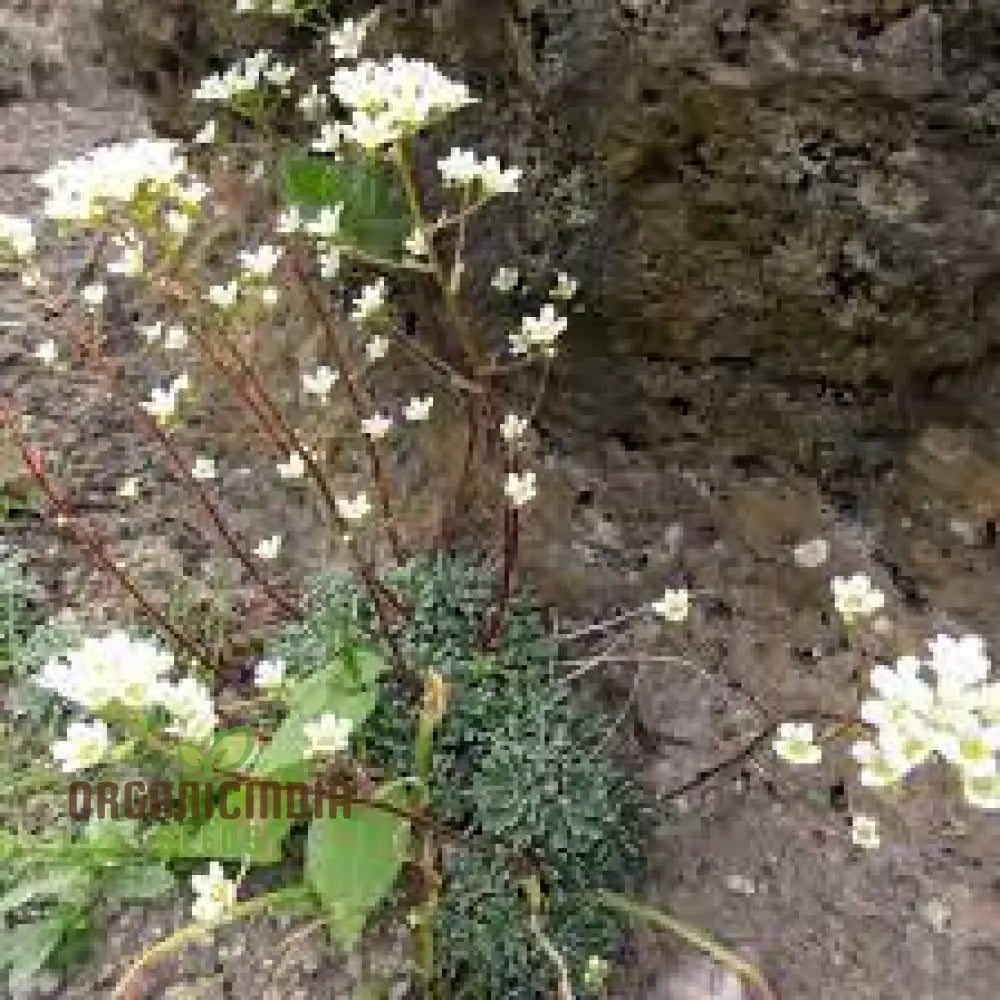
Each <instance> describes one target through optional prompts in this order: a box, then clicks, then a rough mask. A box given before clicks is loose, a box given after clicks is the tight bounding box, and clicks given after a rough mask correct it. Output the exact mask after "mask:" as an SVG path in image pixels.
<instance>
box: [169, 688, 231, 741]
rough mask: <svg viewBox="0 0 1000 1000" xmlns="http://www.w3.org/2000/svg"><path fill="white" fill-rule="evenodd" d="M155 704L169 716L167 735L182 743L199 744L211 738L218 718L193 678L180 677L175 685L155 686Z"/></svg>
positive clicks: (208, 695)
mask: <svg viewBox="0 0 1000 1000" xmlns="http://www.w3.org/2000/svg"><path fill="white" fill-rule="evenodd" d="M156 701H157V703H158V704H159V705H161V706H162V707H163V708H165V709H166V711H167V712H168V713H169V714H170V715H171V716H173V721H172V722H171V724H170V725H168V726H167V732H168V733H171V734H173V735H175V736H180V737H181V738H182V739H186V740H201V739H205V738H207V737H209V736H211V735H212V732H213V731H214V729H215V724H216V722H218V718H217V716H216V714H215V705H214V703H213V701H212V693H211V692H210V691H209V690H208V688H207V687H205V685H204V684H202V683H200V682H199V681H198V680H196V679H195V678H194V677H184V678H182V679H181V680H180V681H178V682H177V683H176V684H174V683H171V682H169V681H166V682H163V683H161V684H160V685H159V688H158V690H157V693H156Z"/></svg>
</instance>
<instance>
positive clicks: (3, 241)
mask: <svg viewBox="0 0 1000 1000" xmlns="http://www.w3.org/2000/svg"><path fill="white" fill-rule="evenodd" d="M35 243H36V241H35V233H34V230H33V228H32V225H31V220H30V219H22V218H20V217H19V216H16V215H5V214H4V213H3V212H0V247H7V248H8V249H9V250H10V252H11V253H13V255H14V256H15V257H22V258H23V257H30V256H31V255H32V254H33V253H34V252H35Z"/></svg>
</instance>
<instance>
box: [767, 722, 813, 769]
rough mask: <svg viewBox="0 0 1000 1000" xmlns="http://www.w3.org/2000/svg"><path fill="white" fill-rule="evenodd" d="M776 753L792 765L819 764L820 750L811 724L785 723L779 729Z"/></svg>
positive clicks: (775, 747)
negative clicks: (815, 741) (814, 739)
mask: <svg viewBox="0 0 1000 1000" xmlns="http://www.w3.org/2000/svg"><path fill="white" fill-rule="evenodd" d="M774 751H775V753H776V754H777V755H778V756H779V757H781V758H782V759H783V760H786V761H788V762H789V763H790V764H818V763H819V762H820V759H821V758H822V752H821V750H820V748H819V747H818V746H817V745H816V744H815V743H814V742H813V727H812V723H811V722H783V723H782V724H781V725H780V726H779V727H778V738H777V739H776V740H775V741H774Z"/></svg>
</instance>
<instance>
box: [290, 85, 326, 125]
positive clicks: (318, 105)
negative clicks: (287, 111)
mask: <svg viewBox="0 0 1000 1000" xmlns="http://www.w3.org/2000/svg"><path fill="white" fill-rule="evenodd" d="M328 100H329V99H328V98H327V96H326V94H324V93H323V92H322V91H321V90H320V89H319V87H318V86H316V84H315V83H314V84H313V85H312V86H311V87H310V88H309V90H308V91H307V92H306V93H305V94H303V95H302V96H301V97H300V98H299V102H298V104H297V105H296V107H298V109H299V111H301V112H302V114H304V115H305V116H306V117H307V118H315V117H316V116H317V115H318V114H319V113H320V112H321V111H324V110H325V109H326V105H327V101H328Z"/></svg>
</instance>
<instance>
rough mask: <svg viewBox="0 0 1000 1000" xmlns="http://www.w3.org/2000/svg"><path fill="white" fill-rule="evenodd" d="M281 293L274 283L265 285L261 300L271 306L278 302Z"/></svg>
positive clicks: (261, 291)
mask: <svg viewBox="0 0 1000 1000" xmlns="http://www.w3.org/2000/svg"><path fill="white" fill-rule="evenodd" d="M279 296H280V293H279V292H278V289H277V288H276V287H275V286H274V285H265V286H264V287H263V288H261V290H260V301H261V302H262V303H263V304H264V305H265V306H268V307H269V308H271V307H273V306H276V305H277V304H278V298H279Z"/></svg>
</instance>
